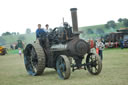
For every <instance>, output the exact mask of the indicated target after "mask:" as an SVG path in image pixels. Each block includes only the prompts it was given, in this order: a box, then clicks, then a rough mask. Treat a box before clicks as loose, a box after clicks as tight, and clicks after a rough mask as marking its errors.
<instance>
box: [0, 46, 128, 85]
mask: <svg viewBox="0 0 128 85" xmlns="http://www.w3.org/2000/svg"><path fill="white" fill-rule="evenodd" d="M0 85H128V49H123V50H121V49H119V48H118V49H106V50H105V51H104V59H103V69H102V72H101V73H100V74H99V75H97V76H94V75H91V74H90V73H89V72H88V71H87V70H86V71H85V70H77V71H75V72H72V73H71V76H70V78H69V79H68V80H61V79H60V78H59V77H58V75H57V72H56V71H55V70H54V69H48V68H47V69H45V72H44V74H43V75H41V76H30V75H28V74H27V72H26V70H25V67H24V62H23V57H20V56H19V55H18V54H15V55H12V54H7V55H5V56H0Z"/></svg>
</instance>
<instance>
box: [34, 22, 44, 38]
mask: <svg viewBox="0 0 128 85" xmlns="http://www.w3.org/2000/svg"><path fill="white" fill-rule="evenodd" d="M43 34H46V32H45V30H44V29H43V28H41V24H38V28H37V30H36V38H39V37H40V36H41V35H43Z"/></svg>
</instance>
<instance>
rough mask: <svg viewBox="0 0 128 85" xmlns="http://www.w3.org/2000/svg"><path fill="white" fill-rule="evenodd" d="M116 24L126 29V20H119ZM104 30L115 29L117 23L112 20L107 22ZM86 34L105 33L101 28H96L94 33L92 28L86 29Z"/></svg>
mask: <svg viewBox="0 0 128 85" xmlns="http://www.w3.org/2000/svg"><path fill="white" fill-rule="evenodd" d="M118 23H120V24H122V25H123V26H124V27H128V19H127V18H119V19H118ZM104 28H106V29H116V28H117V23H116V22H115V21H114V20H110V21H108V22H107V23H106V24H105V25H104ZM86 33H87V34H94V33H97V34H103V33H105V32H104V30H103V29H102V28H97V29H96V31H95V32H94V30H92V28H88V29H87V32H86Z"/></svg>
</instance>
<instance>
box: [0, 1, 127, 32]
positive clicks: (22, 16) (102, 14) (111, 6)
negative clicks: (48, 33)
mask: <svg viewBox="0 0 128 85" xmlns="http://www.w3.org/2000/svg"><path fill="white" fill-rule="evenodd" d="M74 7H75V8H77V9H78V11H77V15H78V26H79V27H81V26H89V25H97V24H105V23H106V22H107V21H109V20H115V21H117V20H118V19H119V18H128V0H0V34H2V33H3V32H6V31H10V32H20V33H21V34H22V33H25V30H26V28H31V30H32V31H33V32H34V31H35V30H36V29H37V24H42V27H44V26H45V24H49V25H50V28H54V27H56V26H60V25H62V18H63V17H64V18H65V21H67V22H69V23H70V24H71V25H72V23H71V13H70V8H74Z"/></svg>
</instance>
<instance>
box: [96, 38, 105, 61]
mask: <svg viewBox="0 0 128 85" xmlns="http://www.w3.org/2000/svg"><path fill="white" fill-rule="evenodd" d="M96 47H97V48H98V49H99V56H100V57H101V60H103V49H104V44H103V43H102V42H101V40H100V39H99V40H98V41H97V43H96Z"/></svg>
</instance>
